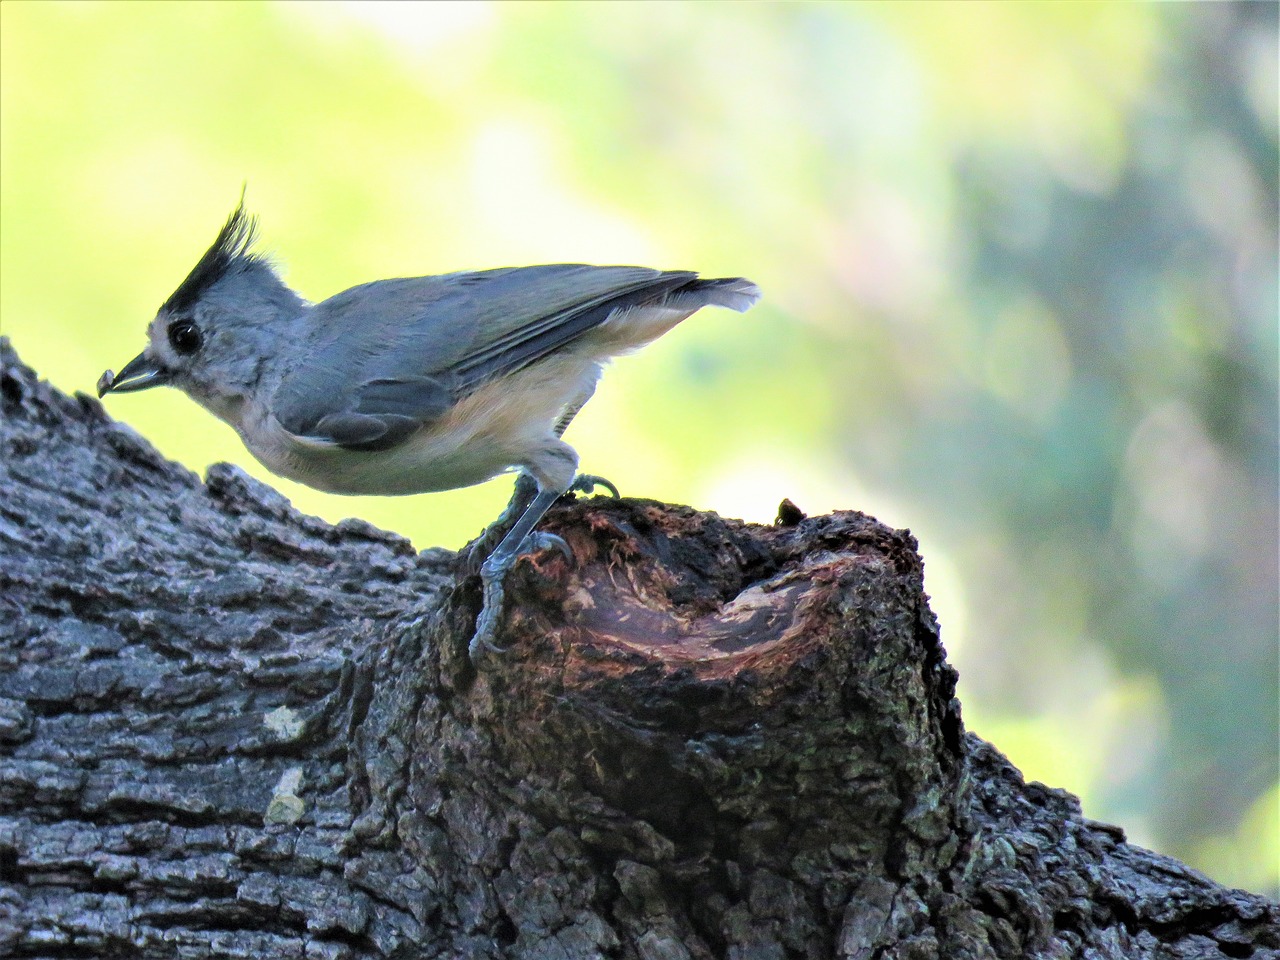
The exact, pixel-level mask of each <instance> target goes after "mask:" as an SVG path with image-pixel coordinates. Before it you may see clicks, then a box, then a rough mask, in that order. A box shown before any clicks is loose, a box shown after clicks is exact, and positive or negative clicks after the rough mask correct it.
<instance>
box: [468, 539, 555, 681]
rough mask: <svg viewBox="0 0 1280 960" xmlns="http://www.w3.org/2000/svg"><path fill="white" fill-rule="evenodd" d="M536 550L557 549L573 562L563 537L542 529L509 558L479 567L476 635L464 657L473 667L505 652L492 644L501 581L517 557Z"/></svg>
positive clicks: (503, 589)
mask: <svg viewBox="0 0 1280 960" xmlns="http://www.w3.org/2000/svg"><path fill="white" fill-rule="evenodd" d="M539 550H556V551H559V552H560V553H561V554H563V555H564V558H565V559H566V560H568V561H570V562H572V561H573V551H572V550H570V549H569V544H568V543H567V542H565V539H564V537H558V536H556V535H555V534H554V533H547V532H546V531H544V530H534V531H532V532H531V533H530V534H529V535H528V536H526V537H525V538H524V539H523V540H521V541H520V546H519V548H518V549H517V550H516V552H515V553H514V554H513V555H511V557H510V558H509V559H503V558H502V557H501V556H499V555H498V554H497V553H495V554H493V555H491V556H490V557H489V559H487V560H486V561H485V562H484V563H482V564H481V565H480V583H481V587H482V599H481V604H480V616H478V617H476V632H475V635H474V636H472V638H471V643H470V644H468V645H467V654H468V656H470V657H471V662H472V663H473V664H476V663H478V662H479V660H480V658H481V657H482V656H483V655H484V654H485V653H506V651H507V648H506V647H500V646H498V645H497V644H496V643H494V642H493V640H494V637H495V636H497V633H498V617H499V616H500V615H501V614H502V602H503V600H504V599H505V598H506V586H505V585H504V581H505V580H506V578H507V574H508V573H510V572H511V568H512V567H513V566H515V562H516V560H517V559H518V558H520V557H521V556H524V555H526V554H530V553H537V552H538V551H539Z"/></svg>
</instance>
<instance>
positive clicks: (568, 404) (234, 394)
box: [98, 201, 760, 660]
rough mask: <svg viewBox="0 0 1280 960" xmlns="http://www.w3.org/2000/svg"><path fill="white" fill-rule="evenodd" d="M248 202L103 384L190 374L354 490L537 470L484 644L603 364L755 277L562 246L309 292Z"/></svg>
mask: <svg viewBox="0 0 1280 960" xmlns="http://www.w3.org/2000/svg"><path fill="white" fill-rule="evenodd" d="M254 232H255V223H254V220H253V219H252V218H251V217H249V216H247V215H246V213H245V211H244V203H243V201H241V204H240V206H239V207H237V208H236V211H235V212H234V213H233V214H232V215H231V217H230V218H229V219H228V220H227V222H226V225H225V226H223V228H222V230H221V232H220V233H219V234H218V237H217V239H216V240H215V241H214V243H213V246H212V247H210V248H209V250H208V252H206V253H205V255H204V256H203V257H201V258H200V261H199V263H197V264H196V266H195V269H193V270H192V271H191V273H190V275H189V276H188V277H187V278H186V279H185V280H184V281H182V284H181V285H180V286H179V287H178V289H177V290H175V291H174V293H173V295H172V296H170V297H169V299H168V300H166V301H165V302H164V305H163V306H161V307H160V310H159V312H158V313H157V314H156V317H155V319H154V320H152V321H151V325H150V327H149V328H148V331H147V333H148V337H149V342H148V344H147V347H146V349H145V350H143V351H142V353H140V354H139V355H138V356H137V357H135V358H134V359H133V360H131V361H129V363H128V364H126V365H125V367H124V369H122V370H121V371H120V373H119V375H113V374H112V372H111V371H110V370H108V371H107V372H106V373H104V374H103V375H102V379H101V380H99V381H98V395H99V396H104V395H105V394H107V393H108V392H116V393H123V392H126V391H132V390H144V389H147V388H148V387H155V386H159V385H161V384H169V385H171V386H175V387H178V388H179V389H181V390H182V391H184V392H185V393H186V394H187V395H188V396H189V397H191V398H192V399H193V400H195V401H196V402H197V403H199V404H200V405H201V406H203V407H204V408H205V409H207V410H209V411H210V412H211V413H213V414H215V415H216V416H218V417H220V418H221V419H223V420H225V421H226V422H227V423H229V424H230V425H231V426H232V427H234V428H235V430H236V432H237V433H239V434H240V439H241V440H243V441H244V445H245V446H246V447H248V448H249V452H250V453H252V454H253V455H254V456H255V457H256V458H257V459H258V460H259V461H260V462H261V463H262V464H263V465H264V466H265V467H266V468H267V469H268V470H270V471H272V472H273V473H276V474H279V475H280V476H283V477H288V478H289V479H291V480H296V481H298V482H299V483H303V484H306V485H307V486H310V487H315V488H317V489H319V490H326V491H328V492H330V493H346V494H387V495H391V494H410V493H424V492H427V491H431V490H450V489H453V488H455V487H465V486H470V485H471V484H475V483H480V482H482V481H484V480H488V479H490V478H491V477H494V476H496V475H498V474H500V473H503V472H504V471H507V470H513V469H514V470H519V471H521V472H522V473H524V474H527V475H528V476H529V477H531V478H532V479H533V480H534V481H535V482H536V485H537V494H536V496H534V497H533V499H532V501H531V502H528V503H527V506H525V505H524V504H519V505H517V504H516V500H515V499H513V508H514V507H517V506H518V507H522V508H523V509H522V512H521V510H519V509H509V510H508V511H507V513H506V514H504V518H507V519H515V517H514V514H516V513H518V514H519V517H518V519H515V523H514V526H512V527H511V529H510V531H509V532H507V533H506V535H505V536H504V537H503V539H502V540H501V542H500V543H499V544H498V545H497V547H496V548H494V550H493V552H492V553H491V554H490V555H489V557H488V559H486V560H485V562H484V563H483V565H482V566H481V568H480V573H481V579H482V581H483V585H484V603H483V608H482V610H481V613H480V616H479V618H478V619H477V621H476V632H475V636H474V637H473V638H472V640H471V645H470V653H471V657H472V659H473V660H475V659H477V658H478V657H479V655H480V653H481V651H483V650H496V649H498V648H497V647H495V646H494V643H493V638H494V635H495V633H496V630H497V622H498V615H499V614H500V613H501V607H502V597H503V589H502V581H503V578H504V577H505V575H506V573H507V571H508V570H509V569H510V568H511V566H512V564H514V563H515V560H516V558H517V556H519V555H520V554H521V553H522V552H528V551H529V550H530V549H534V548H538V547H545V546H557V547H559V548H560V549H562V550H564V551H565V552H566V553H567V552H568V548H567V546H566V545H565V544H564V541H563V540H560V538H558V537H553V536H551V535H549V534H534V533H533V528H534V526H535V525H536V524H537V523H538V521H539V520H541V519H542V516H543V514H545V513H546V511H547V510H548V508H550V506H551V505H552V504H553V503H554V502H555V501H556V499H557V498H558V497H560V496H562V495H564V494H565V493H566V492H567V491H569V490H571V489H575V488H577V489H583V488H585V489H589V488H590V487H591V486H592V482H593V481H595V480H596V479H597V478H592V477H586V476H582V477H579V476H578V473H577V470H578V455H577V453H575V452H574V450H573V448H572V447H570V446H569V445H568V444H567V443H565V442H564V440H562V439H561V434H563V433H564V430H565V428H566V427H567V426H568V425H569V422H570V421H571V420H572V419H573V417H574V415H575V414H576V413H577V412H578V410H579V409H581V407H582V405H583V404H584V403H586V402H587V400H588V399H590V397H591V395H592V393H593V392H594V391H595V388H596V381H597V380H598V379H599V377H600V373H601V369H602V366H603V364H604V363H605V362H606V361H608V360H609V359H610V358H612V357H614V356H617V355H619V354H623V353H626V352H628V351H630V350H634V349H637V348H639V347H642V346H644V345H645V344H647V343H649V342H650V341H652V340H655V339H656V338H658V337H659V336H661V335H662V334H664V333H666V332H667V331H668V330H670V329H671V328H672V327H673V326H675V325H676V324H677V323H679V322H680V321H681V320H684V319H685V318H686V317H688V316H689V315H690V314H692V313H693V312H694V311H696V310H698V309H699V308H701V307H705V306H707V305H708V304H714V305H716V306H722V307H729V308H731V309H734V310H739V311H742V310H746V309H747V308H748V307H750V306H751V305H752V304H754V303H755V302H756V301H757V300H758V299H759V298H760V290H759V288H758V287H757V286H756V285H755V284H754V283H752V282H751V281H749V280H744V279H741V278H734V279H723V280H699V279H698V277H697V274H694V273H688V272H685V271H675V270H672V271H660V270H650V269H646V268H644V267H594V266H586V265H583V264H554V265H550V266H540V267H519V268H507V269H501V270H484V271H480V272H477V273H450V274H445V275H443V276H438V277H415V278H411V279H399V280H379V281H376V282H373V283H365V284H361V285H360V286H358V287H352V288H351V289H350V290H346V291H343V292H342V293H339V294H337V295H336V296H333V297H330V298H329V299H328V300H325V301H324V302H322V303H318V304H310V303H308V302H306V301H305V300H303V299H302V298H301V297H299V296H298V295H297V294H296V293H294V292H293V291H292V290H290V289H289V288H288V287H287V286H285V284H284V282H283V281H281V279H280V278H279V277H278V276H277V275H276V273H275V271H274V270H273V269H272V267H271V265H270V264H269V263H268V261H267V260H266V259H264V258H263V257H262V256H260V255H258V254H255V253H254V252H252V250H251V247H252V244H253V240H254Z"/></svg>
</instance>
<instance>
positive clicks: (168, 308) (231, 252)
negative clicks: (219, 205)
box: [160, 193, 259, 314]
mask: <svg viewBox="0 0 1280 960" xmlns="http://www.w3.org/2000/svg"><path fill="white" fill-rule="evenodd" d="M257 230H258V221H257V219H256V218H254V217H251V216H249V214H247V213H245V210H244V194H243V193H241V194H240V203H239V205H238V206H237V207H236V209H235V212H234V213H232V214H231V216H230V217H228V218H227V222H226V223H225V224H223V227H222V229H221V230H220V231H219V232H218V238H217V239H216V240H214V241H213V246H211V247H210V248H209V249H208V250H206V251H205V254H204V256H203V257H201V258H200V262H199V263H197V264H196V265H195V267H194V268H193V269H192V271H191V272H190V273H189V274H187V279H185V280H183V281H182V283H181V284H179V285H178V289H177V290H175V291H173V293H172V294H171V295H170V296H169V299H168V300H166V301H165V302H164V305H163V306H162V307H161V308H160V309H161V311H162V312H164V313H168V314H185V313H188V312H190V310H191V308H192V307H193V306H195V304H196V301H198V300H199V299H200V298H201V296H203V295H204V292H205V291H206V290H208V289H209V287H211V286H213V284H215V283H217V282H218V281H219V280H221V279H222V278H223V277H225V276H226V275H227V274H228V273H229V272H230V271H231V270H233V269H235V268H236V267H240V266H245V265H247V264H249V263H254V262H257V261H258V260H259V258H258V257H256V256H255V255H253V254H251V253H250V252H249V248H250V247H252V246H253V241H254V239H255V236H256V234H257Z"/></svg>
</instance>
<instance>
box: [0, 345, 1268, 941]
mask: <svg viewBox="0 0 1280 960" xmlns="http://www.w3.org/2000/svg"><path fill="white" fill-rule="evenodd" d="M0 351H2V353H3V357H2V360H3V369H2V371H0V388H2V390H0V393H2V398H3V425H2V433H0V440H2V446H0V457H2V458H3V460H2V462H0V483H2V484H3V499H2V500H0V956H14V957H51V958H52V957H67V958H70V957H94V958H136V957H142V958H172V957H187V958H207V957H240V958H332V960H338V958H385V957H397V958H454V957H464V958H468V957H477V958H500V957H502V958H506V957H512V958H516V957H518V958H535V960H552V958H555V960H578V958H593V957H608V958H628V960H632V958H634V960H684V958H698V960H704V958H734V960H748V958H750V960H784V958H832V957H839V958H862V960H872V958H890V957H893V958H904V960H905V958H921V960H923V958H933V957H944V958H951V957H955V958H969V957H973V958H978V957H1001V958H1013V957H1044V958H1066V957H1084V958H1112V957H1114V958H1139V957H1152V958H1154V957H1160V958H1174V957H1253V958H1261V957H1272V956H1276V955H1277V951H1278V949H1280V907H1278V906H1277V904H1275V903H1272V902H1270V901H1268V900H1266V899H1264V898H1262V897H1259V896H1255V895H1252V894H1248V893H1245V892H1242V891H1238V890H1236V891H1233V890H1227V889H1224V888H1222V887H1220V886H1218V885H1216V884H1214V883H1212V882H1211V881H1209V880H1208V879H1207V878H1205V877H1204V876H1202V875H1200V874H1198V873H1196V872H1195V871H1193V870H1191V869H1189V868H1188V867H1185V866H1183V865H1182V864H1180V863H1177V862H1176V861H1173V860H1170V859H1168V858H1166V857H1162V856H1160V855H1158V854H1155V853H1151V852H1149V851H1146V850H1142V849H1140V848H1137V847H1134V846H1131V845H1129V844H1127V843H1126V842H1125V839H1124V834H1123V832H1122V831H1121V830H1119V829H1118V828H1116V827H1111V826H1106V825H1102V824H1098V823H1094V822H1091V821H1089V820H1087V819H1084V818H1083V817H1082V816H1081V813H1080V808H1079V804H1078V803H1077V801H1076V800H1075V799H1074V798H1073V797H1071V796H1070V795H1068V794H1066V793H1064V792H1062V791H1060V790H1054V789H1050V788H1048V787H1044V786H1042V785H1040V784H1035V783H1032V784H1026V783H1024V782H1023V781H1022V779H1021V777H1020V776H1019V774H1018V772H1017V771H1016V770H1015V769H1014V768H1013V767H1011V766H1010V765H1009V764H1008V763H1007V762H1006V761H1005V760H1004V759H1003V758H1002V757H1001V756H1000V754H999V753H998V752H997V751H996V750H995V749H993V748H992V747H991V746H989V745H987V744H986V743H984V742H982V741H981V740H979V739H977V738H976V737H974V736H972V735H969V734H966V733H965V732H964V729H963V726H962V724H961V719H960V707H959V703H958V701H957V700H956V699H955V686H956V674H955V672H954V670H953V669H952V668H951V667H950V666H949V665H948V664H947V662H946V658H945V654H944V650H943V648H942V644H941V642H940V640H939V633H938V625H937V623H936V621H935V619H934V617H933V614H932V613H931V612H930V610H929V607H928V602H927V597H926V596H925V594H924V592H923V574H922V562H921V560H920V557H919V555H918V553H917V552H916V543H915V541H914V539H913V538H912V537H911V536H910V534H908V533H907V532H905V531H895V530H891V529H888V528H887V527H884V526H882V525H881V524H879V523H877V522H876V521H874V520H873V519H871V518H869V517H866V516H864V515H862V514H859V513H852V512H850V513H839V514H835V515H832V516H827V517H820V518H814V519H804V518H802V517H800V516H799V515H798V514H795V513H792V515H790V516H788V517H787V518H786V519H785V522H780V523H779V524H778V525H776V526H774V527H761V526H752V525H748V524H744V523H739V522H735V521H731V520H725V519H722V518H720V517H718V516H716V515H714V514H707V513H699V512H696V511H694V510H691V509H689V508H685V507H673V506H666V505H663V504H659V503H654V502H651V501H644V500H631V499H623V500H610V499H606V498H597V499H590V500H583V501H579V502H565V503H562V504H561V505H559V506H558V507H557V508H555V509H554V510H553V511H552V512H551V513H550V514H549V515H548V520H547V522H546V528H547V529H550V530H552V531H554V532H556V533H558V534H560V535H561V536H563V537H564V538H565V539H567V540H568V542H569V544H570V545H571V546H572V548H573V553H574V562H572V563H570V562H568V561H567V560H565V559H564V558H563V557H561V556H559V555H558V554H554V553H543V554H539V555H536V556H534V557H531V558H528V559H524V560H522V561H521V562H520V563H519V564H518V565H517V566H516V568H515V569H514V571H513V573H512V575H511V577H510V579H509V581H508V600H507V606H506V612H505V615H504V621H503V624H504V626H503V631H502V634H501V637H500V639H501V641H502V642H503V643H505V644H507V645H508V646H509V652H508V653H506V654H505V655H503V656H500V657H499V656H493V657H489V658H488V659H486V660H485V661H484V662H483V663H482V664H481V666H480V668H479V669H475V668H473V667H472V666H471V664H470V663H469V661H468V659H467V656H466V645H467V640H468V638H469V636H470V634H471V632H472V629H473V625H474V620H475V616H476V613H477V610H478V605H479V588H478V580H477V578H475V577H474V576H471V575H470V574H469V573H468V571H467V569H466V565H465V564H464V563H463V562H462V561H461V560H460V559H459V557H458V555H455V554H453V553H451V552H449V551H445V550H428V551H426V552H424V553H421V554H416V553H415V552H414V551H413V550H412V549H411V547H410V545H409V544H408V543H407V542H406V541H404V540H403V539H401V538H399V537H396V536H394V535H392V534H387V533H383V532H381V531H379V530H376V529H374V528H372V527H370V526H368V525H367V524H364V523H362V522H358V521H347V522H344V523H340V524H338V525H337V526H330V525H328V524H325V523H322V522H320V521H319V520H316V519H314V518H310V517H305V516H301V515H299V514H298V513H296V512H295V511H294V510H293V509H292V508H291V507H290V506H289V505H288V503H287V502H286V501H285V500H284V499H283V498H282V497H281V496H280V495H279V494H277V493H275V492H273V491H272V490H270V489H269V488H267V487H265V486H263V485H261V484H259V483H257V482H256V481H253V480H251V479H249V478H248V477H246V476H245V475H244V474H243V473H241V472H240V471H239V470H237V469H235V468H233V467H229V466H226V465H217V466H214V467H212V468H210V470H209V473H208V476H207V479H206V480H205V482H203V483H202V482H201V481H200V480H199V479H198V478H197V477H195V476H194V475H192V474H191V473H189V472H188V471H187V470H185V469H183V468H181V467H179V466H177V465H175V464H173V463H169V462H167V461H165V460H164V459H162V458H161V457H160V456H159V455H158V454H157V453H156V452H155V451H154V450H153V449H152V448H151V447H150V446H149V445H148V444H147V443H146V442H145V441H144V440H142V439H141V438H139V437H138V436H137V435H136V434H135V433H134V432H132V431H131V430H130V429H129V428H127V427H125V426H122V425H120V424H117V423H115V422H113V421H112V420H111V419H109V418H108V417H107V416H106V414H105V413H104V412H103V409H102V407H101V406H100V405H99V404H98V402H97V401H96V400H93V399H91V398H88V397H85V396H82V395H77V396H76V397H74V398H70V397H67V396H65V395H63V394H60V393H59V392H57V391H56V390H54V389H53V388H51V387H50V386H49V385H47V384H45V383H42V382H39V381H38V380H37V378H36V376H35V375H34V374H33V373H32V371H30V370H29V369H27V368H25V367H23V366H22V365H21V364H20V363H19V361H18V359H17V357H16V355H15V354H14V352H13V351H12V349H11V348H10V347H9V345H8V344H7V343H6V342H3V341H0Z"/></svg>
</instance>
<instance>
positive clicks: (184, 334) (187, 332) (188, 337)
mask: <svg viewBox="0 0 1280 960" xmlns="http://www.w3.org/2000/svg"><path fill="white" fill-rule="evenodd" d="M169 343H171V344H172V345H173V349H175V350H177V351H178V352H179V353H182V354H191V353H195V352H196V351H197V350H199V349H200V345H201V344H202V343H204V337H203V335H201V333H200V328H199V327H197V326H196V325H195V324H194V323H192V322H191V321H190V320H175V321H174V322H173V323H171V324H169Z"/></svg>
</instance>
